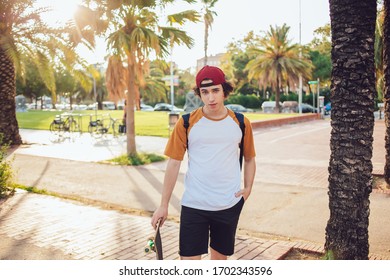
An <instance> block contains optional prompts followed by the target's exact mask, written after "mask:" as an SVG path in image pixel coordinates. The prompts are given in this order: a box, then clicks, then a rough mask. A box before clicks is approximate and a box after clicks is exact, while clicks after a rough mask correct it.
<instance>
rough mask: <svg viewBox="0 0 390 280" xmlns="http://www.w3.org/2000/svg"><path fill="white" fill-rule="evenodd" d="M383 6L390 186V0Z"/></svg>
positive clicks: (389, 178) (388, 175)
mask: <svg viewBox="0 0 390 280" xmlns="http://www.w3.org/2000/svg"><path fill="white" fill-rule="evenodd" d="M383 6H384V11H385V16H384V22H383V74H384V90H383V99H384V103H385V108H384V115H385V125H386V132H385V150H386V157H385V159H386V160H385V168H384V177H385V180H386V183H387V184H388V185H390V33H389V32H390V0H385V1H384V3H383Z"/></svg>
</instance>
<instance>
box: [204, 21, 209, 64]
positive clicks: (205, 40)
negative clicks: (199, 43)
mask: <svg viewBox="0 0 390 280" xmlns="http://www.w3.org/2000/svg"><path fill="white" fill-rule="evenodd" d="M204 29H205V30H204V63H203V66H206V65H207V48H208V44H209V42H208V38H209V27H208V26H207V24H205V28H204Z"/></svg>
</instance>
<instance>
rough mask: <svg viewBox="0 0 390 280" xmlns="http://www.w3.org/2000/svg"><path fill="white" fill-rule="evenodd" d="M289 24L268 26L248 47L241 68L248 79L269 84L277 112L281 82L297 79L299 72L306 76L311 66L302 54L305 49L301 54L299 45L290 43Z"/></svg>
mask: <svg viewBox="0 0 390 280" xmlns="http://www.w3.org/2000/svg"><path fill="white" fill-rule="evenodd" d="M289 30H290V27H288V26H287V25H286V24H284V25H283V26H282V27H278V26H275V27H272V26H271V28H270V30H269V31H268V32H267V33H266V35H265V36H264V37H263V38H260V41H259V44H258V46H255V47H253V48H251V49H249V51H248V54H249V55H251V56H252V57H253V59H251V60H250V61H249V62H248V64H247V66H246V67H245V70H248V75H249V79H253V78H255V79H257V80H258V83H259V87H262V86H263V87H267V86H271V87H272V88H273V90H274V91H275V101H276V108H275V111H276V112H280V108H279V101H280V92H281V89H282V87H283V86H284V85H287V84H289V85H294V84H297V83H298V79H299V75H300V74H302V76H303V78H304V79H309V78H310V76H311V70H312V68H313V66H312V64H311V62H310V61H309V60H308V59H307V58H306V52H304V53H303V57H302V58H301V57H300V55H299V52H300V47H299V45H297V44H291V43H290V41H289V40H288V32H289Z"/></svg>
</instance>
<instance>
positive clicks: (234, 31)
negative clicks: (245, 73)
mask: <svg viewBox="0 0 390 280" xmlns="http://www.w3.org/2000/svg"><path fill="white" fill-rule="evenodd" d="M38 2H39V3H40V5H44V6H48V5H51V6H52V8H53V11H52V12H50V13H49V14H48V15H47V16H48V17H47V20H48V21H50V22H55V21H61V20H65V19H69V18H71V17H72V14H73V12H74V10H75V7H76V4H77V3H80V2H81V0H67V1H61V0H38ZM180 2H183V3H180ZM201 7H202V6H201V5H200V4H197V5H191V6H190V5H187V4H186V3H184V1H177V2H176V4H175V5H174V6H173V7H170V8H168V9H167V13H173V12H179V11H183V10H187V9H195V10H198V11H200V9H201ZM213 10H214V11H215V12H216V13H217V15H216V16H215V17H214V23H213V25H212V29H211V30H210V32H209V46H208V55H209V56H210V55H215V54H218V53H223V52H225V51H226V47H227V45H228V44H229V43H230V42H234V41H237V40H240V39H242V38H244V36H245V35H246V34H248V32H250V31H254V32H255V34H259V35H260V34H261V33H262V32H265V31H268V30H269V29H270V26H276V25H277V26H282V25H283V24H286V25H287V26H289V27H290V32H289V39H290V40H291V42H292V43H299V42H300V41H301V43H302V44H307V43H309V42H310V41H311V40H312V39H313V36H314V33H313V32H314V30H315V29H317V28H319V27H322V26H324V25H325V24H327V23H329V22H330V18H329V2H328V0H219V1H218V2H217V3H216V5H215V7H214V9H213ZM183 29H184V30H185V31H187V32H188V34H189V35H190V36H191V37H192V38H193V39H194V41H195V42H194V46H193V47H192V48H191V49H188V48H187V47H184V46H175V47H174V49H173V55H172V59H173V61H174V62H175V63H176V64H177V65H178V67H179V68H180V69H186V68H189V67H195V66H196V60H197V59H200V58H202V57H203V56H204V24H203V22H199V23H196V24H194V23H191V24H188V25H186V26H185V27H184V28H183ZM300 34H301V36H300ZM105 50H106V45H105V43H104V40H99V41H98V45H97V47H96V49H95V51H93V52H92V51H89V50H87V49H86V48H80V54H81V55H82V56H83V57H85V58H86V59H87V61H88V62H90V63H97V62H103V61H104V55H105ZM168 59H170V57H168Z"/></svg>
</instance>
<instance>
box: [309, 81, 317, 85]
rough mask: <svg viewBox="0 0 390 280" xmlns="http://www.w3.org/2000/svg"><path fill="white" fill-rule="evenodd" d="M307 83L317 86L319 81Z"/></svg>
mask: <svg viewBox="0 0 390 280" xmlns="http://www.w3.org/2000/svg"><path fill="white" fill-rule="evenodd" d="M307 83H308V84H309V85H316V84H318V81H308V82H307Z"/></svg>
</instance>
